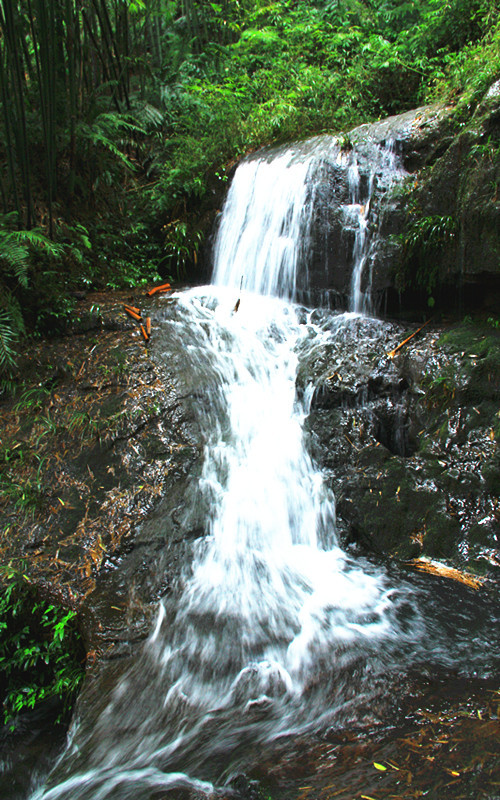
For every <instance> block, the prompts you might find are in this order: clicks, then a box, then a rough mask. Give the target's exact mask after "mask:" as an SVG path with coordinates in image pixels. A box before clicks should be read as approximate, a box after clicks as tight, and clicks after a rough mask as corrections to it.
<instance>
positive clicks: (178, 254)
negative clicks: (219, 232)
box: [163, 219, 202, 280]
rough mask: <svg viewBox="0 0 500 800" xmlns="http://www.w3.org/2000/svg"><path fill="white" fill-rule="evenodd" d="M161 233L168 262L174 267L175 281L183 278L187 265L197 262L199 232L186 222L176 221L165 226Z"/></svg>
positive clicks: (200, 238) (200, 235)
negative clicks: (163, 236)
mask: <svg viewBox="0 0 500 800" xmlns="http://www.w3.org/2000/svg"><path fill="white" fill-rule="evenodd" d="M163 232H164V235H165V245H164V248H165V254H166V256H167V259H168V262H169V264H172V266H173V267H174V270H175V275H176V277H177V280H180V279H181V278H185V277H186V275H187V270H186V267H187V264H188V263H190V262H193V263H195V264H196V262H197V258H198V248H199V246H200V242H201V240H202V234H201V231H199V230H196V229H195V228H193V227H191V226H190V225H189V224H188V222H186V221H183V220H178V219H176V220H173V221H172V222H170V223H169V224H168V225H165V226H164V228H163Z"/></svg>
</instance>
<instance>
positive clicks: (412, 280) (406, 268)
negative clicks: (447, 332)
mask: <svg viewBox="0 0 500 800" xmlns="http://www.w3.org/2000/svg"><path fill="white" fill-rule="evenodd" d="M457 229H458V226H457V221H456V219H455V218H454V217H452V216H449V215H439V214H434V215H431V216H428V217H415V216H414V215H412V214H410V218H409V222H408V224H407V226H406V230H405V232H404V234H403V235H402V244H403V249H402V264H401V267H400V274H399V284H400V286H401V288H405V287H406V286H408V285H410V286H413V287H415V288H419V289H424V290H425V291H426V292H427V294H428V296H429V298H428V299H429V306H430V307H432V306H433V305H434V298H433V297H432V292H433V290H434V289H435V288H436V286H437V285H438V283H439V279H440V275H441V273H442V263H441V260H440V254H441V251H443V249H444V248H446V247H447V246H448V245H449V244H450V243H451V242H453V241H454V240H455V238H456V236H457Z"/></svg>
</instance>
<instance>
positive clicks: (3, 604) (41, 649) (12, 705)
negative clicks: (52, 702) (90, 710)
mask: <svg viewBox="0 0 500 800" xmlns="http://www.w3.org/2000/svg"><path fill="white" fill-rule="evenodd" d="M84 659H85V652H84V649H83V644H82V640H81V637H80V634H79V632H78V627H77V617H76V613H75V612H74V611H71V610H67V609H63V608H60V607H58V606H56V605H54V604H52V603H50V602H49V601H47V600H44V599H43V598H41V597H40V596H39V594H38V592H37V590H36V588H35V586H34V585H33V584H32V583H31V581H30V579H29V577H28V576H27V575H26V574H25V573H24V572H23V570H22V568H21V569H18V568H15V567H13V566H12V565H9V566H6V567H3V568H1V570H0V697H1V698H2V706H3V721H4V723H5V724H9V725H10V726H11V727H12V728H13V727H15V720H16V717H17V716H18V715H19V714H21V713H23V712H24V711H27V710H30V709H32V708H34V707H35V706H36V705H37V704H39V703H41V702H42V701H44V700H47V699H48V698H52V697H57V698H59V700H60V701H61V704H62V705H61V716H62V715H64V714H65V712H67V711H68V710H69V708H70V705H71V702H72V701H73V699H74V698H75V696H76V693H77V691H78V688H79V686H80V684H81V682H82V679H83V674H84V666H83V665H84Z"/></svg>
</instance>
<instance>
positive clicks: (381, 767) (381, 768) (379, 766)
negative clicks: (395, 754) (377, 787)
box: [373, 761, 387, 772]
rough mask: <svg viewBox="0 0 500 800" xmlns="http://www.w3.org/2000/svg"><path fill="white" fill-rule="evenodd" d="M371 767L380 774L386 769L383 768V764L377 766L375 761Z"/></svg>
mask: <svg viewBox="0 0 500 800" xmlns="http://www.w3.org/2000/svg"><path fill="white" fill-rule="evenodd" d="M373 766H374V767H375V769H379V770H380V771H381V772H385V771H386V769H387V767H384V765H383V764H377V762H376V761H374V762H373Z"/></svg>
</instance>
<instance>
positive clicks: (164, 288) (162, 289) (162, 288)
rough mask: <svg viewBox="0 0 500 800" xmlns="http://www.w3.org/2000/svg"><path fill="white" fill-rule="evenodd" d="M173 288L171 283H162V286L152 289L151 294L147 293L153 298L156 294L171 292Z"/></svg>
mask: <svg viewBox="0 0 500 800" xmlns="http://www.w3.org/2000/svg"><path fill="white" fill-rule="evenodd" d="M171 290H172V287H171V286H170V284H169V283H162V285H161V286H155V287H154V288H153V289H150V290H149V292H146V294H147V296H148V297H152V296H153V295H154V294H158V293H159V292H170V291H171Z"/></svg>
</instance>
